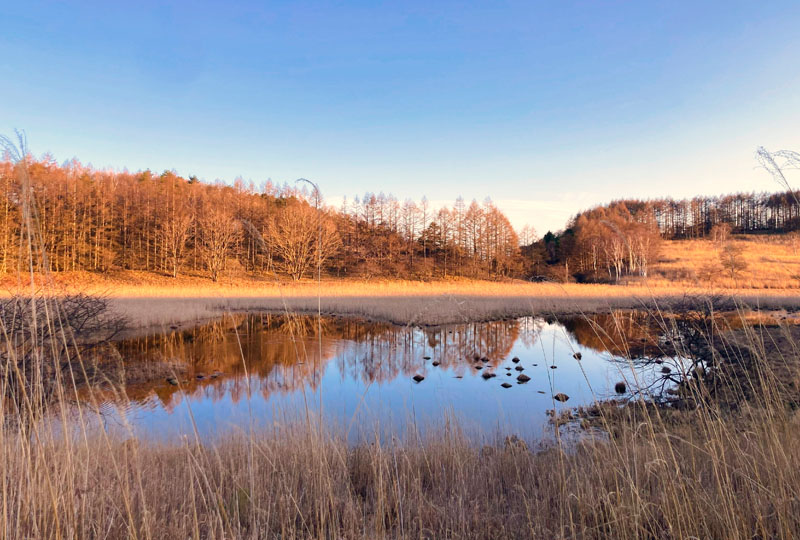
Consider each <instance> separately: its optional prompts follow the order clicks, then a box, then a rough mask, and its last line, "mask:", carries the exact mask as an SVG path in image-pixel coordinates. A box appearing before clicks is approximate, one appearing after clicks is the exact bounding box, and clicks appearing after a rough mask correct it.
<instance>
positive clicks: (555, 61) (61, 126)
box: [0, 0, 800, 232]
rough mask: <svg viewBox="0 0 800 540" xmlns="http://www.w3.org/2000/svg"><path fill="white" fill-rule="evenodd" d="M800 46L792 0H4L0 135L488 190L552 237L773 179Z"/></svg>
mask: <svg viewBox="0 0 800 540" xmlns="http://www.w3.org/2000/svg"><path fill="white" fill-rule="evenodd" d="M798 52H800V2H796V1H785V2H769V1H765V2H754V1H746V2H744V1H743V2H739V1H732V0H727V1H719V2H700V1H691V2H690V1H686V2H680V1H661V2H651V1H644V0H642V1H630V2H611V1H586V2H567V1H556V0H553V1H547V2H544V1H543V2H533V1H523V2H504V1H497V0H495V1H491V2H485V3H462V2H458V3H455V2H453V3H451V2H444V1H436V2H430V1H420V2H380V1H364V2H219V3H208V2H200V1H195V2H186V3H179V2H176V3H174V5H172V6H166V5H162V4H160V3H159V4H156V3H150V2H146V1H142V2H107V1H98V2H80V1H76V2H37V1H32V0H30V1H26V2H4V5H3V6H2V8H1V9H0V53H2V54H0V75H1V77H0V132H2V133H5V134H8V133H10V132H11V131H12V130H13V129H14V128H21V129H24V130H26V132H27V134H28V138H29V141H30V144H31V149H32V150H33V151H34V153H35V154H37V155H38V154H41V153H44V152H50V153H52V154H53V155H54V156H55V158H56V159H58V160H59V161H61V160H65V159H69V158H72V157H73V156H74V157H78V158H79V159H80V160H81V161H83V162H88V163H91V164H93V165H94V166H96V167H107V166H109V167H113V168H123V167H127V168H128V169H130V170H137V169H143V168H150V169H152V170H155V171H161V170H164V169H174V170H176V171H177V172H178V173H180V174H183V175H190V174H195V175H197V176H199V177H200V178H203V179H205V180H210V181H213V180H215V179H217V178H219V179H222V180H224V181H232V180H233V179H234V178H235V177H236V176H242V177H243V178H245V179H246V180H253V181H254V182H256V183H257V184H258V183H260V182H262V181H264V180H266V179H267V178H271V179H273V181H276V182H284V181H289V182H292V181H294V180H295V179H296V178H299V177H305V178H310V179H312V180H314V181H316V182H318V183H319V184H320V185H321V187H322V190H323V193H324V194H325V196H326V197H327V199H328V201H329V202H330V201H333V202H335V201H338V200H341V197H342V196H345V195H346V196H348V197H350V198H352V197H353V196H354V195H361V194H363V193H364V192H365V191H374V192H379V191H383V192H386V193H390V192H391V193H394V194H395V195H396V196H398V197H399V198H401V199H403V198H406V197H411V198H414V199H419V198H420V197H422V196H423V195H426V196H427V197H428V199H429V200H431V201H433V202H435V203H438V202H445V201H446V202H451V201H452V200H454V199H455V198H456V197H457V196H458V195H462V196H463V197H464V198H465V199H467V200H469V199H472V198H476V199H478V200H479V201H482V200H483V199H484V198H485V197H487V196H489V197H491V198H492V199H493V200H494V201H495V202H496V203H497V204H498V205H499V206H500V207H501V208H502V209H504V210H505V211H506V212H507V213H508V214H509V216H510V217H511V218H512V221H513V222H514V224H515V225H517V226H522V225H523V224H525V223H530V224H532V225H534V226H535V227H536V228H537V230H538V231H539V232H544V231H545V230H547V229H548V228H560V227H561V226H563V224H564V222H565V220H566V219H567V218H568V217H569V216H570V215H571V214H573V213H575V212H576V211H578V210H580V209H582V208H585V207H588V206H591V205H593V204H595V203H600V202H607V201H608V200H610V199H613V198H619V197H623V196H630V197H654V196H667V195H671V196H674V197H683V196H690V195H694V194H716V193H723V192H731V191H739V190H747V191H752V190H756V191H762V190H777V189H778V186H777V185H776V184H774V182H773V181H772V180H771V179H770V178H769V176H768V175H767V174H766V173H765V172H764V171H761V170H759V169H757V168H756V161H755V159H754V157H753V156H754V151H755V148H756V147H757V146H758V145H764V146H766V147H767V148H768V149H772V150H777V149H794V150H800V129H799V128H800V54H798ZM798 183H799V184H800V179H799V181H798Z"/></svg>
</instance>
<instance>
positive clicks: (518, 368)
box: [514, 366, 525, 371]
mask: <svg viewBox="0 0 800 540" xmlns="http://www.w3.org/2000/svg"><path fill="white" fill-rule="evenodd" d="M514 369H516V370H517V371H523V370H524V369H525V368H524V367H522V366H517V367H515V368H514Z"/></svg>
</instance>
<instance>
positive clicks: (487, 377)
mask: <svg viewBox="0 0 800 540" xmlns="http://www.w3.org/2000/svg"><path fill="white" fill-rule="evenodd" d="M481 377H483V378H484V379H491V378H492V377H497V374H495V373H491V372H489V371H485V372H484V373H483V375H481Z"/></svg>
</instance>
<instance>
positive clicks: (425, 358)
mask: <svg viewBox="0 0 800 540" xmlns="http://www.w3.org/2000/svg"><path fill="white" fill-rule="evenodd" d="M422 359H423V360H430V359H431V357H430V356H423V357H422Z"/></svg>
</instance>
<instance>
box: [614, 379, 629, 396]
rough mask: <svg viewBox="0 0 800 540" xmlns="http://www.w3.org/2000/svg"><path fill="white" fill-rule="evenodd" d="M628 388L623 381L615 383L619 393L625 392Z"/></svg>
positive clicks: (615, 388)
mask: <svg viewBox="0 0 800 540" xmlns="http://www.w3.org/2000/svg"><path fill="white" fill-rule="evenodd" d="M627 389H628V387H627V386H626V385H625V383H624V382H622V381H619V382H618V383H617V384H615V385H614V391H615V392H616V393H617V394H624V393H625V390H627Z"/></svg>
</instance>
